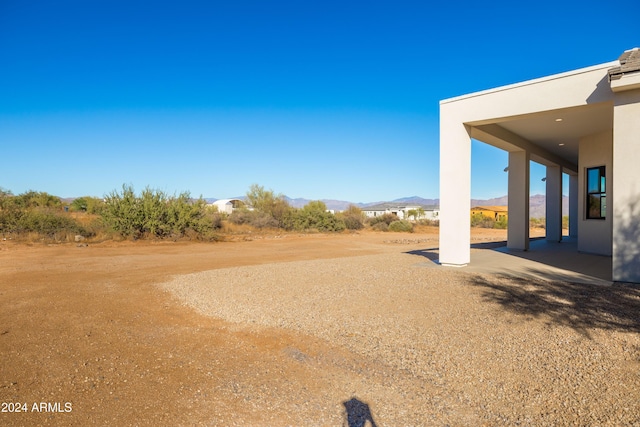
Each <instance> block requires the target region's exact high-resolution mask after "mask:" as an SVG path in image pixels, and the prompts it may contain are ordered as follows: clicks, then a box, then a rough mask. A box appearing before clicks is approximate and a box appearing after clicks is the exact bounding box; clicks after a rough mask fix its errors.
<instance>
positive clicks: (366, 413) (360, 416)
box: [342, 397, 376, 427]
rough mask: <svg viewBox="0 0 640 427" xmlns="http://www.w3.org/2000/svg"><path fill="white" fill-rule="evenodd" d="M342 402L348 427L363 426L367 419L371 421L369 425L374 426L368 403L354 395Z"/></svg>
mask: <svg viewBox="0 0 640 427" xmlns="http://www.w3.org/2000/svg"><path fill="white" fill-rule="evenodd" d="M342 404H343V405H344V408H345V410H346V415H347V425H348V427H365V425H366V422H367V421H369V422H370V423H371V424H370V425H371V427H376V422H375V421H373V416H372V415H371V410H370V409H369V405H367V404H366V403H364V402H361V401H360V400H358V399H356V398H355V397H352V398H351V400H347V401H346V402H342Z"/></svg>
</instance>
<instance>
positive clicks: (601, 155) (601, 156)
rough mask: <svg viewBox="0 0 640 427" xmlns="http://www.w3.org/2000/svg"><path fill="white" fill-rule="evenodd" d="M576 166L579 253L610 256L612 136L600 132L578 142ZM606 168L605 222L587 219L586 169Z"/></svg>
mask: <svg viewBox="0 0 640 427" xmlns="http://www.w3.org/2000/svg"><path fill="white" fill-rule="evenodd" d="M579 150H580V160H579V164H578V174H579V175H578V236H579V238H578V251H580V252H587V253H593V254H600V255H611V254H612V239H611V232H612V223H613V219H612V216H613V215H612V213H613V191H612V188H613V135H612V133H611V132H609V131H607V132H602V133H599V134H596V135H590V136H588V137H585V138H582V139H581V140H580V148H579ZM597 166H605V167H606V170H605V174H606V179H607V181H606V186H607V188H606V191H607V217H606V219H604V220H602V219H587V214H586V205H587V201H586V176H585V175H586V169H587V168H590V167H597Z"/></svg>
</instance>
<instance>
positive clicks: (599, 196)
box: [587, 166, 607, 219]
mask: <svg viewBox="0 0 640 427" xmlns="http://www.w3.org/2000/svg"><path fill="white" fill-rule="evenodd" d="M604 172H605V169H604V166H599V167H597V168H588V169H587V219H605V218H606V217H607V192H606V191H607V187H606V178H605V173H604Z"/></svg>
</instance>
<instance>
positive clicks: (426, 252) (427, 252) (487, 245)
mask: <svg viewBox="0 0 640 427" xmlns="http://www.w3.org/2000/svg"><path fill="white" fill-rule="evenodd" d="M503 246H507V241H506V240H503V241H499V242H483V243H472V244H471V249H496V248H501V247H503ZM439 250H440V248H427V249H416V250H413V251H407V252H405V253H407V254H409V255H418V256H421V257H424V258H427V259H428V260H430V261H433V262H437V261H438V258H439V257H440V255H439V253H438V251H439Z"/></svg>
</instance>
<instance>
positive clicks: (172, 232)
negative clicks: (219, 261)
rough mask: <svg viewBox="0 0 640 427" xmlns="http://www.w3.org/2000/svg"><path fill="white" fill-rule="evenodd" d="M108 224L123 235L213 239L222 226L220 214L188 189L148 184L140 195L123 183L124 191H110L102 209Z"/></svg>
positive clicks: (105, 221)
mask: <svg viewBox="0 0 640 427" xmlns="http://www.w3.org/2000/svg"><path fill="white" fill-rule="evenodd" d="M102 218H103V220H104V223H105V225H106V226H107V227H108V228H109V229H111V230H112V231H114V232H116V233H118V234H120V235H121V236H123V237H132V238H134V239H136V238H141V237H144V236H149V237H155V238H165V237H174V238H175V237H184V236H189V237H191V238H193V237H196V238H199V239H213V238H215V237H216V235H215V233H214V231H215V230H217V229H219V228H220V227H221V226H222V218H221V215H220V214H219V213H217V212H215V211H213V210H211V209H208V208H207V204H206V202H205V201H204V200H203V199H202V198H200V199H198V200H195V201H194V200H192V199H191V198H190V196H189V193H188V192H184V193H181V194H180V195H179V196H178V197H175V196H168V195H167V194H166V193H164V192H162V191H159V190H151V189H149V188H146V189H145V190H144V191H143V192H142V194H141V196H140V197H138V196H136V194H135V192H134V190H133V187H131V186H127V185H123V186H122V193H119V192H117V191H113V192H111V193H110V194H109V195H108V196H107V197H106V198H105V206H104V209H103V211H102Z"/></svg>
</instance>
